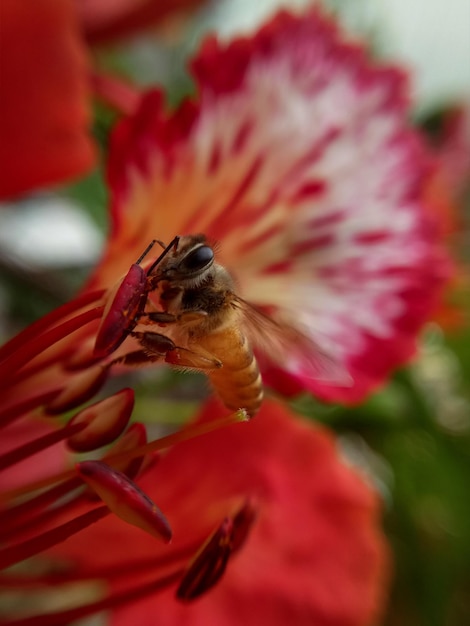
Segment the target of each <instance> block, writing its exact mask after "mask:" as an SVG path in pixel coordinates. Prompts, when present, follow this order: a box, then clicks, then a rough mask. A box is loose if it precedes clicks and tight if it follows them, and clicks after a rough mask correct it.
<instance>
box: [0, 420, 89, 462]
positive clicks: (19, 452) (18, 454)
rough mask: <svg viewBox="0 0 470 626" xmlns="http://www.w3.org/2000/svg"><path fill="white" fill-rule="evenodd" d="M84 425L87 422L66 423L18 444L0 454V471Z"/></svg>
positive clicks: (84, 426) (68, 435) (72, 433)
mask: <svg viewBox="0 0 470 626" xmlns="http://www.w3.org/2000/svg"><path fill="white" fill-rule="evenodd" d="M86 427H87V424H84V423H75V424H67V425H66V426H64V428H60V429H58V430H54V431H53V432H51V433H47V435H43V436H42V437H38V438H37V439H34V440H33V441H29V442H28V443H25V444H23V445H22V446H18V447H17V448H15V449H14V450H10V451H9V452H5V454H2V455H1V456H0V471H1V470H4V469H6V468H7V467H11V466H12V465H15V464H16V463H19V462H20V461H23V460H24V459H27V458H28V457H29V456H32V455H33V454H36V453H37V452H40V451H41V450H45V449H46V448H50V447H51V446H53V445H55V444H56V443H58V442H59V441H62V440H63V439H67V438H68V437H71V436H72V435H76V434H77V433H79V432H80V431H82V430H84V429H85V428H86Z"/></svg>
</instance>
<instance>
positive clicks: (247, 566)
mask: <svg viewBox="0 0 470 626" xmlns="http://www.w3.org/2000/svg"><path fill="white" fill-rule="evenodd" d="M221 412H222V408H221V406H220V404H217V403H215V402H211V403H209V404H208V405H206V407H205V408H204V409H203V411H202V414H201V416H200V417H199V418H198V420H197V422H198V423H207V422H209V421H210V420H212V419H213V416H214V414H220V413H221ZM140 485H141V487H142V488H143V489H144V490H145V491H146V492H147V493H148V494H150V495H151V496H152V498H154V499H155V501H157V502H158V503H159V506H161V507H162V509H163V510H164V511H167V512H168V516H169V517H168V519H169V521H170V523H171V526H172V528H173V543H172V544H171V546H164V545H163V544H161V543H160V542H157V541H155V540H154V539H153V538H152V537H151V536H150V535H148V534H145V533H143V532H141V531H140V530H137V529H133V528H132V527H131V526H127V525H124V524H122V522H121V521H120V520H118V519H117V518H116V517H114V516H113V517H109V516H108V517H107V518H106V519H105V520H103V521H101V522H100V523H98V524H94V525H93V526H91V527H89V528H88V529H87V530H84V531H83V532H82V533H80V534H79V535H77V536H74V537H73V539H71V540H68V541H66V542H64V543H62V544H60V545H58V546H56V548H54V554H55V555H56V556H61V557H62V558H63V557H67V558H68V559H69V561H71V562H72V563H74V564H75V566H76V567H78V570H77V569H73V570H71V576H68V575H67V570H65V572H62V574H59V575H55V576H54V575H52V576H51V577H50V578H49V579H46V580H47V582H48V583H49V584H51V583H52V582H54V583H55V584H61V583H62V584H64V583H67V582H70V580H72V579H73V580H74V581H81V582H83V581H86V580H90V579H95V578H98V579H100V578H104V579H105V580H106V581H107V583H108V585H107V592H106V594H107V595H109V598H110V599H111V598H112V599H113V600H112V604H110V605H109V606H110V607H111V608H113V609H114V610H113V613H112V619H111V624H113V626H118V625H120V624H129V623H131V622H132V623H138V624H139V625H140V626H147V625H149V626H150V625H151V624H154V623H155V621H156V620H158V623H159V624H162V626H170V625H171V626H177V625H178V624H186V623H188V620H190V622H191V624H194V625H195V626H196V625H199V624H201V625H202V624H204V625H205V626H210V625H212V624H214V625H215V624H217V626H225V625H227V626H229V625H231V624H239V623H240V622H243V623H244V624H248V625H251V624H253V626H254V625H255V624H256V625H258V624H262V623H264V624H270V625H272V626H275V625H276V624H285V623H286V621H291V622H292V623H295V624H296V626H302V625H305V626H307V625H308V626H310V625H311V624H312V623H314V624H317V625H318V626H321V625H322V624H325V625H326V624H328V625H329V626H330V625H333V624H334V625H338V626H339V625H344V626H346V625H347V626H353V625H356V624H357V625H365V624H370V623H375V620H378V619H379V617H380V614H381V612H382V610H383V608H384V596H383V592H384V588H385V587H386V579H387V577H388V574H387V571H388V566H387V561H388V556H387V549H386V546H385V543H384V540H383V538H382V536H381V533H380V532H379V531H378V525H379V517H380V510H379V506H378V501H377V498H376V496H375V495H374V494H373V492H372V491H371V490H370V489H369V488H368V487H366V485H365V484H364V483H363V481H362V479H360V478H359V477H358V476H357V475H356V474H355V473H354V472H353V471H351V470H350V469H349V468H347V467H346V466H345V465H343V463H342V462H341V461H340V460H339V459H338V455H337V452H336V450H335V445H334V441H333V439H332V438H331V436H330V435H329V434H328V433H327V432H326V431H324V430H323V429H321V428H319V427H313V425H312V424H309V423H306V422H303V421H301V420H300V419H299V418H298V417H296V416H295V415H293V414H292V413H290V412H289V411H288V410H287V409H286V408H284V407H282V406H281V405H279V404H278V403H275V402H272V401H268V402H267V403H266V404H265V405H264V407H263V409H262V410H261V412H260V414H259V415H258V416H257V417H256V418H255V419H254V420H252V421H251V422H250V423H248V424H245V425H240V424H239V425H234V426H229V427H227V428H225V429H223V430H219V431H217V432H212V433H211V434H208V435H205V436H204V437H201V438H199V439H193V440H191V441H187V442H185V443H181V444H179V445H177V446H175V447H174V448H172V449H171V450H170V451H169V452H168V453H167V454H166V455H165V456H164V457H162V458H161V459H160V460H159V461H158V463H157V465H156V466H155V467H154V469H153V470H152V471H151V472H149V473H148V474H147V476H146V477H145V478H143V479H142V480H141V481H140ZM247 501H248V502H249V507H251V508H252V509H253V510H254V511H256V519H255V521H254V522H253V523H252V527H251V530H250V531H249V533H248V537H247V538H246V540H245V543H244V544H243V545H242V546H241V547H240V548H239V550H238V551H237V553H236V554H233V556H232V557H231V559H230V565H229V567H228V569H227V571H226V573H225V574H224V578H223V581H222V582H221V583H220V584H219V585H218V587H216V588H215V589H212V590H211V591H210V592H209V593H207V595H205V596H204V597H202V598H200V599H198V601H197V602H195V603H179V602H176V601H175V598H174V593H175V586H176V585H175V582H174V581H173V583H172V585H170V586H169V589H168V590H166V591H164V592H162V593H157V592H155V593H153V594H149V595H147V596H146V597H145V598H143V599H140V600H138V601H136V602H133V603H132V604H129V605H128V606H122V607H121V606H120V598H125V597H126V594H127V593H128V591H129V589H130V588H136V587H138V586H140V587H141V588H145V587H146V586H147V585H149V584H152V581H155V580H157V579H158V576H159V575H160V576H162V577H164V576H165V575H168V574H169V573H171V572H172V571H173V570H174V569H175V568H179V567H180V563H181V561H182V560H183V559H186V560H187V559H188V547H189V553H191V549H192V550H193V551H194V548H191V546H197V545H198V542H199V541H200V538H201V537H204V536H206V535H208V534H210V533H211V532H212V531H213V530H214V529H215V528H217V526H218V525H219V524H220V522H221V521H222V520H223V519H224V516H227V515H230V514H231V513H232V512H233V511H236V510H239V509H240V506H243V503H244V502H247ZM88 506H89V505H88ZM25 576H27V575H25ZM27 579H28V578H25V579H24V582H26V580H27ZM34 580H36V582H38V581H37V579H36V578H35V577H34V576H33V577H32V578H31V579H30V582H31V581H34ZM46 580H45V581H44V582H46ZM65 618H69V619H70V617H69V616H67V615H63V616H62V619H65ZM49 619H50V620H51V621H48V622H47V623H48V624H55V623H56V622H55V621H52V617H50V618H49Z"/></svg>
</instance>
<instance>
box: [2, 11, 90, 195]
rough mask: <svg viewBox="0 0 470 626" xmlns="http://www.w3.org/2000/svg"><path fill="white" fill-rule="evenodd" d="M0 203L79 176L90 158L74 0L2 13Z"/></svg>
mask: <svg viewBox="0 0 470 626" xmlns="http://www.w3.org/2000/svg"><path fill="white" fill-rule="evenodd" d="M0 13H1V20H0V84H1V91H2V97H1V99H0V171H1V179H0V181H1V182H0V197H3V198H5V197H9V196H13V195H17V194H21V193H24V192H25V191H28V190H30V189H33V188H36V187H44V186H46V185H51V184H54V183H57V182H60V181H63V180H67V179H70V178H73V177H77V176H79V175H81V174H84V173H85V172H86V171H87V170H89V169H90V168H91V167H92V165H93V163H94V157H95V151H94V147H93V144H92V141H91V138H90V136H89V130H88V128H89V125H90V122H91V120H90V110H89V102H88V100H89V89H88V59H87V55H86V52H85V49H84V47H83V46H82V43H81V37H80V32H79V28H78V24H77V20H76V16H75V12H74V9H73V6H72V2H71V0H61V1H58V0H37V1H35V2H17V0H3V2H2V3H1V7H0Z"/></svg>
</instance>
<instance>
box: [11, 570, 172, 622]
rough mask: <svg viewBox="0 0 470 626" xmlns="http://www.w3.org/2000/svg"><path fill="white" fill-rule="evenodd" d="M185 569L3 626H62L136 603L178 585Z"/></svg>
mask: <svg viewBox="0 0 470 626" xmlns="http://www.w3.org/2000/svg"><path fill="white" fill-rule="evenodd" d="M182 573H183V569H182V568H179V569H177V570H175V571H174V572H172V573H170V574H168V575H166V576H163V577H161V578H158V579H157V580H153V581H151V582H148V583H146V584H143V585H138V586H135V587H130V588H128V589H126V590H120V591H119V592H116V593H114V594H110V595H109V596H108V597H107V598H104V599H103V600H99V601H97V602H93V603H90V604H87V605H84V606H80V607H77V608H75V609H70V610H68V611H67V610H66V611H60V612H59V613H48V614H47V615H37V616H34V617H25V618H24V619H19V620H9V621H7V622H4V623H3V626H62V625H63V624H68V623H69V622H73V621H75V620H78V619H82V618H84V617H87V616H88V615H92V614H93V613H98V612H100V611H105V610H108V609H113V608H117V607H119V606H123V605H124V604H128V603H130V602H135V601H136V600H140V599H141V598H145V597H146V596H149V595H152V594H155V593H157V592H159V591H164V590H165V589H167V588H168V587H170V586H171V585H174V584H176V583H177V582H178V581H179V579H180V578H181V575H182Z"/></svg>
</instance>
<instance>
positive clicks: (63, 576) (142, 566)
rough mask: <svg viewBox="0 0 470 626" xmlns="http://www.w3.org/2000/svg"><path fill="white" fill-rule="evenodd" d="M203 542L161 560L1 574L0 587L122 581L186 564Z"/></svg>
mask: <svg viewBox="0 0 470 626" xmlns="http://www.w3.org/2000/svg"><path fill="white" fill-rule="evenodd" d="M203 541H204V539H203V538H202V537H201V538H200V539H198V540H197V541H194V542H192V543H191V544H188V545H187V546H183V547H181V548H178V549H172V548H170V549H169V552H168V553H167V554H162V555H160V556H156V557H155V556H151V557H143V558H140V559H128V560H120V561H118V562H116V563H113V564H112V565H104V566H101V567H99V566H98V567H92V566H91V567H90V566H88V567H87V566H81V567H80V570H70V571H69V570H67V571H60V572H52V573H49V574H44V573H41V574H31V575H29V574H16V573H13V572H12V573H10V572H8V573H2V574H0V586H3V587H21V588H31V587H49V586H51V585H53V586H54V587H56V586H57V585H68V584H70V583H71V582H88V581H90V580H99V579H103V580H108V581H116V580H119V579H121V578H130V576H131V575H134V576H136V575H140V574H145V573H146V572H151V571H157V569H162V568H165V567H170V566H175V565H177V564H178V565H179V564H183V563H186V561H187V560H188V559H189V558H190V557H192V556H193V554H194V553H195V551H196V550H197V549H198V548H199V546H200V545H201V543H202V542H203Z"/></svg>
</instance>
